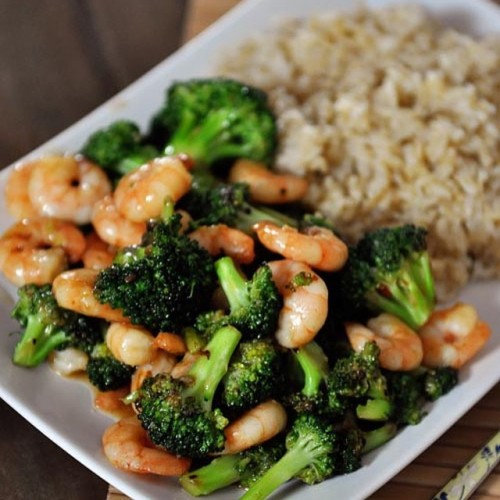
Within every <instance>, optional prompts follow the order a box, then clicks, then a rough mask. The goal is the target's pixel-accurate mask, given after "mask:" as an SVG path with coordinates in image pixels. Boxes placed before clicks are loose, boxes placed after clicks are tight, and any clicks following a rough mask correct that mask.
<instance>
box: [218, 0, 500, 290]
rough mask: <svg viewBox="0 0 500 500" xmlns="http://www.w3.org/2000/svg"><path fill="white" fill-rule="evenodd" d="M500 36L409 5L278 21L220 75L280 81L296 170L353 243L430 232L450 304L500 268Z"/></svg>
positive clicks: (290, 162) (285, 156)
mask: <svg viewBox="0 0 500 500" xmlns="http://www.w3.org/2000/svg"><path fill="white" fill-rule="evenodd" d="M499 65H500V45H499V43H498V37H497V38H494V37H487V38H483V39H477V38H473V37H471V36H468V35H466V34H463V33H460V32H457V31H455V30H453V29H449V28H446V27H443V26H440V25H438V24H437V22H436V21H435V20H433V19H431V18H430V17H429V15H428V14H427V13H426V12H425V10H424V8H423V7H418V6H416V5H411V4H410V5H409V4H406V3H405V4H400V5H391V6H388V7H383V8H380V9H374V10H370V9H368V8H363V9H357V10H354V11H348V12H345V11H344V12H331V13H330V14H328V13H325V12H323V13H321V14H318V15H315V16H312V17H311V18H308V19H300V20H289V21H287V22H285V23H282V24H279V25H278V24H275V25H273V26H272V27H271V28H269V29H268V31H266V32H263V30H259V32H258V33H256V34H255V36H254V37H253V38H251V39H250V40H246V41H244V42H243V43H242V44H241V45H238V46H235V47H230V48H229V49H228V50H226V51H225V53H224V54H223V55H222V56H221V57H220V65H219V68H218V71H219V72H220V73H222V74H223V75H226V76H229V77H233V78H237V79H239V80H242V81H245V82H247V83H248V84H253V85H256V86H258V87H259V88H262V89H264V90H266V91H267V92H268V94H269V99H270V104H271V106H272V108H273V110H274V112H275V114H276V118H277V122H278V130H279V147H278V154H277V157H276V161H275V166H276V169H277V170H278V171H280V172H282V173H293V174H296V175H301V176H304V177H305V178H306V179H307V180H308V181H309V184H310V186H309V190H308V192H307V195H306V201H307V203H308V204H310V206H312V207H314V208H315V209H317V210H320V211H321V212H322V213H323V214H324V215H325V216H327V217H329V218H331V219H332V220H333V221H334V222H335V228H336V229H337V231H338V232H339V234H341V235H342V236H343V237H344V238H345V239H346V240H347V241H348V242H349V243H355V242H356V241H357V240H358V239H360V238H361V236H362V235H363V234H364V233H365V232H366V231H368V230H371V229H374V228H377V227H383V226H388V225H400V224H404V223H413V224H415V225H418V226H423V227H425V228H427V229H428V231H429V251H430V254H431V258H432V265H433V270H434V273H435V276H436V282H437V290H438V295H439V297H440V299H441V300H445V299H451V298H453V297H454V295H455V294H456V292H457V291H459V290H460V289H461V287H463V285H465V283H466V282H467V281H468V280H469V279H470V278H488V277H490V278H495V277H496V278H498V277H500V252H499V251H498V249H499V247H500V217H499V214H500V169H499V168H498V158H499V153H500V149H499V148H500V141H499V137H500V120H499V118H500V98H499V93H498V67H499Z"/></svg>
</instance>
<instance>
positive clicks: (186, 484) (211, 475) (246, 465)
mask: <svg viewBox="0 0 500 500" xmlns="http://www.w3.org/2000/svg"><path fill="white" fill-rule="evenodd" d="M284 454H285V444H284V442H283V441H282V440H281V439H278V438H274V439H272V440H271V441H268V442H266V443H264V444H262V445H259V446H255V447H253V448H250V449H248V450H245V451H243V452H241V453H237V454H235V455H226V456H223V457H219V458H215V459H214V460H212V461H211V462H210V463H209V464H207V465H205V466H203V467H200V468H198V469H196V470H193V471H190V472H187V473H186V474H183V475H182V476H181V477H180V483H181V486H182V487H183V488H184V489H185V490H186V491H187V492H188V493H189V494H190V495H193V496H196V497H197V496H201V495H209V494H210V493H212V492H214V491H217V490H220V489H222V488H225V487H227V486H229V485H231V484H235V483H239V484H240V485H241V486H243V487H244V488H248V487H250V486H251V485H252V484H253V483H254V482H255V481H257V479H258V478H259V477H260V476H262V475H263V474H264V473H265V472H266V471H267V470H268V469H270V468H271V466H272V465H274V464H275V463H276V462H277V461H278V460H279V459H280V458H281V457H282V456H283V455H284Z"/></svg>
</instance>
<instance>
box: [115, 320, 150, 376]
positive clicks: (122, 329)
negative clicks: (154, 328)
mask: <svg viewBox="0 0 500 500" xmlns="http://www.w3.org/2000/svg"><path fill="white" fill-rule="evenodd" d="M153 341H154V337H153V335H151V333H149V332H148V331H147V330H146V329H145V328H142V327H140V326H135V325H131V324H130V323H111V325H109V328H108V330H107V332H106V345H107V346H108V348H109V350H110V351H111V353H112V354H113V356H114V357H115V358H116V359H117V360H118V361H121V362H122V363H125V364H126V365H132V366H138V365H143V364H144V363H148V362H149V361H151V360H152V359H153V357H154V355H155V351H156V348H155V347H154V345H153Z"/></svg>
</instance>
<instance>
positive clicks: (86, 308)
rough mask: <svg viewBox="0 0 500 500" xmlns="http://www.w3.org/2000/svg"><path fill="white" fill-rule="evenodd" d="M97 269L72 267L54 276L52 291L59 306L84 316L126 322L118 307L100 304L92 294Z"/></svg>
mask: <svg viewBox="0 0 500 500" xmlns="http://www.w3.org/2000/svg"><path fill="white" fill-rule="evenodd" d="M98 272H99V271H97V270H95V269H84V268H81V269H73V270H71V271H65V272H63V273H61V274H60V275H59V276H57V277H56V279H55V280H54V283H52V291H53V292H54V296H55V298H56V300H57V303H58V304H59V305H60V306H61V307H65V308H66V309H70V310H71V311H76V312H78V313H81V314H85V315H86V316H93V317H97V318H102V319H105V320H107V321H116V322H127V321H128V320H127V318H125V316H123V313H122V311H121V310H120V309H113V308H112V307H111V306H110V305H108V304H101V303H100V302H99V301H98V300H97V299H96V298H95V296H94V283H95V280H96V278H97V274H98Z"/></svg>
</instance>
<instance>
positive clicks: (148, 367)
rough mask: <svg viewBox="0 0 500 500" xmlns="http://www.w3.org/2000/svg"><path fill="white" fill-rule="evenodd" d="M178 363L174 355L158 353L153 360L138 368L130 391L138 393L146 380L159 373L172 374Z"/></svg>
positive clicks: (163, 352) (133, 376)
mask: <svg viewBox="0 0 500 500" xmlns="http://www.w3.org/2000/svg"><path fill="white" fill-rule="evenodd" d="M176 363H177V358H176V357H175V356H174V355H172V354H169V353H167V352H165V351H157V352H156V353H155V355H154V357H153V359H152V360H150V361H149V362H147V363H145V364H143V365H141V366H138V367H137V368H136V370H135V372H134V374H133V375H132V380H131V383H130V390H131V391H132V392H134V391H137V390H138V389H139V388H140V387H141V385H142V384H143V382H144V380H146V379H147V378H149V377H154V376H155V375H158V373H171V372H172V370H173V368H174V366H175V364H176Z"/></svg>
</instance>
